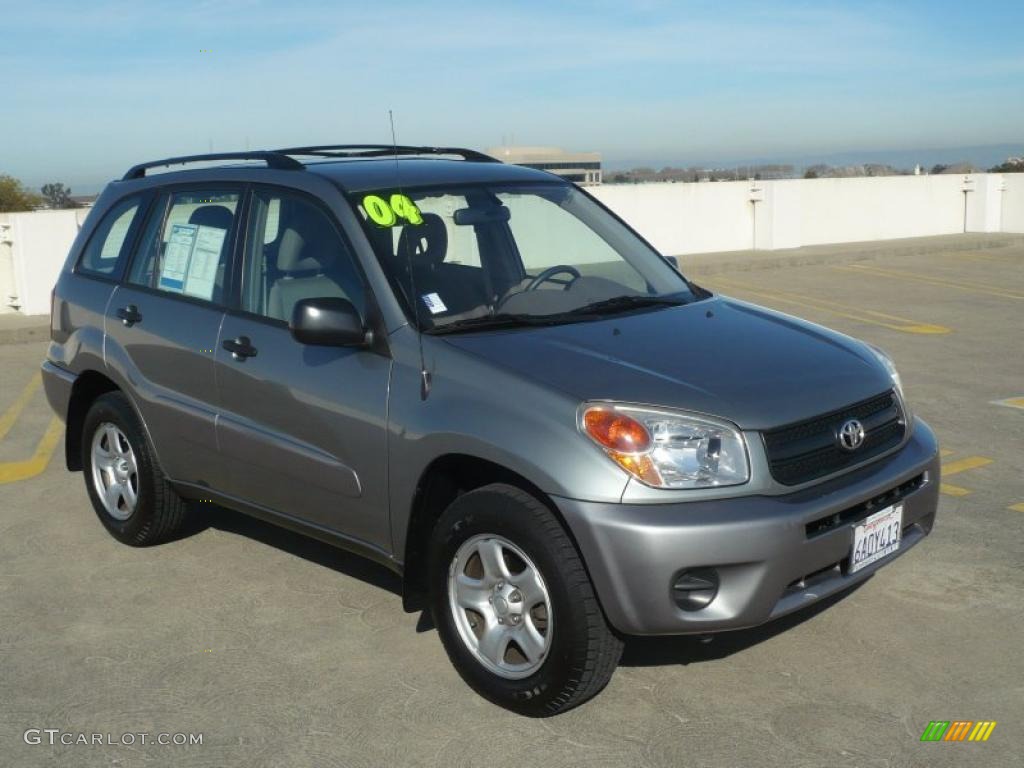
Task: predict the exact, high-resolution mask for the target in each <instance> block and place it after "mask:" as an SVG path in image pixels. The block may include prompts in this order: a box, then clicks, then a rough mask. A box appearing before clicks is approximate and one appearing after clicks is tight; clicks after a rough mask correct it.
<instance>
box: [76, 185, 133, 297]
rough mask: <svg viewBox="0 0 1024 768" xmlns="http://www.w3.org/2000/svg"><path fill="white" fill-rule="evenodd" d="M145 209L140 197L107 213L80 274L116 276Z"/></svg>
mask: <svg viewBox="0 0 1024 768" xmlns="http://www.w3.org/2000/svg"><path fill="white" fill-rule="evenodd" d="M142 209H143V205H142V197H141V196H139V195H136V196H133V197H127V198H125V199H124V200H122V201H121V202H119V203H117V205H115V206H114V207H113V208H111V209H110V210H109V211H107V214H106V216H104V217H103V220H102V221H101V222H100V224H99V226H98V227H96V231H95V232H93V233H92V237H91V238H89V244H88V245H86V247H85V251H83V253H82V258H81V259H80V260H79V262H78V271H79V272H84V273H85V274H91V275H104V276H108V277H112V276H114V275H116V274H117V269H118V265H119V264H121V263H122V261H123V260H124V259H125V258H126V257H127V254H128V249H129V248H130V247H131V241H132V236H133V235H134V233H135V230H136V228H137V226H138V221H139V217H140V216H139V215H140V213H141V211H142Z"/></svg>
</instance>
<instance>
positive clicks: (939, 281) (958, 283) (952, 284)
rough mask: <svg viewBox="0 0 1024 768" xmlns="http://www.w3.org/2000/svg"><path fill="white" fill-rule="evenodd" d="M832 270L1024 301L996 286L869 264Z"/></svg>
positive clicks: (1022, 295) (1020, 295)
mask: <svg viewBox="0 0 1024 768" xmlns="http://www.w3.org/2000/svg"><path fill="white" fill-rule="evenodd" d="M832 269H838V270H840V271H843V272H855V273H856V272H859V273H861V274H867V275H871V276H874V277H895V278H897V279H900V280H914V281H916V282H919V283H930V284H932V285H939V286H942V287H943V288H956V289H957V290H961V291H968V292H971V293H985V294H988V295H990V296H999V297H1002V298H1004V299H1024V293H1013V292H1011V291H1006V290H1003V289H1001V288H999V287H998V286H995V285H988V284H986V283H977V282H974V281H973V280H946V279H944V278H941V277H934V276H932V275H917V274H914V273H913V272H902V271H900V270H896V269H883V268H882V267H875V266H869V265H867V264H849V265H846V266H834V267H832Z"/></svg>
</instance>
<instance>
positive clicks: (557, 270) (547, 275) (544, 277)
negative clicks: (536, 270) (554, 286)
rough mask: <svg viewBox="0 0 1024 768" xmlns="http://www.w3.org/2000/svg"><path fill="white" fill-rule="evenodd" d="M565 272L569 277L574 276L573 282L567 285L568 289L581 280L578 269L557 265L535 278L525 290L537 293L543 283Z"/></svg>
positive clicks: (567, 265) (566, 265)
mask: <svg viewBox="0 0 1024 768" xmlns="http://www.w3.org/2000/svg"><path fill="white" fill-rule="evenodd" d="M563 272H564V273H565V274H567V275H572V280H570V281H569V282H568V283H566V286H565V287H566V288H568V287H569V286H570V285H572V283H573V281H575V280H579V278H580V271H579V270H578V269H576V267H573V266H570V265H569V264H556V265H555V266H553V267H548V268H547V269H545V270H544V271H543V272H541V273H540V274H539V275H537V276H536V277H535V278H533V280H531V281H530V284H529V285H527V286H526V288H525V289H524V290H526V291H535V290H537V288H539V287H540V285H541V283H546V282H547V281H548V280H550V279H551V278H552V277H554V276H555V275H560V274H562V273H563Z"/></svg>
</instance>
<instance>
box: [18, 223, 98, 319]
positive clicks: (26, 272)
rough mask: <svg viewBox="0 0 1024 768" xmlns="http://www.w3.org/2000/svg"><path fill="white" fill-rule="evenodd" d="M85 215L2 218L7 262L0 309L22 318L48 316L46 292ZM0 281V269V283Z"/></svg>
mask: <svg viewBox="0 0 1024 768" xmlns="http://www.w3.org/2000/svg"><path fill="white" fill-rule="evenodd" d="M87 213H88V210H84V209H76V210H67V211H34V212H32V213H8V214H4V215H3V218H5V219H6V222H3V221H2V219H0V223H6V224H7V225H8V228H7V234H6V237H7V238H8V239H9V243H8V245H7V246H6V247H7V249H9V253H10V259H11V269H10V271H9V272H8V278H7V281H6V284H2V283H0V302H2V305H3V308H4V309H6V310H7V311H10V310H12V309H16V310H17V311H18V312H21V313H22V314H25V315H42V314H47V313H49V311H50V289H52V288H53V284H54V283H55V282H56V280H57V275H58V274H59V273H60V269H61V267H62V266H63V265H64V260H65V258H66V257H67V255H68V250H69V249H70V248H71V243H72V242H73V241H74V239H75V236H76V235H77V234H78V229H79V227H80V226H81V222H83V221H84V220H85V216H86V214H87ZM0 247H2V246H0ZM0 255H2V254H0ZM3 279H4V272H3V270H2V265H0V280H3Z"/></svg>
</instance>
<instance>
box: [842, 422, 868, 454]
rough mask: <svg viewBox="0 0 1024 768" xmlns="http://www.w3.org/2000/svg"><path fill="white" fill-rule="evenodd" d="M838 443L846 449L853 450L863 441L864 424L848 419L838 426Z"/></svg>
mask: <svg viewBox="0 0 1024 768" xmlns="http://www.w3.org/2000/svg"><path fill="white" fill-rule="evenodd" d="M837 437H838V439H839V445H840V447H842V448H845V449H846V450H848V451H855V450H857V449H858V448H860V446H861V444H862V443H863V442H864V425H863V424H861V423H860V422H859V421H857V420H856V419H850V420H849V421H846V422H844V423H843V426H841V427H840V428H839V434H838V435H837Z"/></svg>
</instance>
